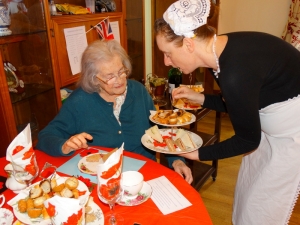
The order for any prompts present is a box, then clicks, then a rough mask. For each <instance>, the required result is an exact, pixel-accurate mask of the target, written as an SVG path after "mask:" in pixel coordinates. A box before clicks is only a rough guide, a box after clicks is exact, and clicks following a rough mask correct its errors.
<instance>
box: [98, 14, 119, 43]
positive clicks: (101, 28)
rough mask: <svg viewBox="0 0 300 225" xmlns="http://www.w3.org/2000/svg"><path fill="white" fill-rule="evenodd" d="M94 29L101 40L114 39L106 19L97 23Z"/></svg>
mask: <svg viewBox="0 0 300 225" xmlns="http://www.w3.org/2000/svg"><path fill="white" fill-rule="evenodd" d="M95 28H96V30H97V32H98V34H99V36H100V38H101V39H107V40H111V39H115V37H114V34H113V32H112V29H111V26H110V23H109V19H108V18H106V19H104V20H102V21H101V22H99V23H98V24H97V25H96V26H95Z"/></svg>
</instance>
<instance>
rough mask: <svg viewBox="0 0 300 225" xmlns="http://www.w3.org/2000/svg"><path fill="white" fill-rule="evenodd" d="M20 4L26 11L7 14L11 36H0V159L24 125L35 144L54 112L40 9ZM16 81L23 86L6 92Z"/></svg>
mask: <svg viewBox="0 0 300 225" xmlns="http://www.w3.org/2000/svg"><path fill="white" fill-rule="evenodd" d="M23 3H24V5H25V6H26V8H27V12H18V13H13V14H11V15H10V17H11V25H10V27H9V28H10V30H11V31H12V34H11V35H8V36H1V37H0V61H1V63H0V100H1V101H0V116H1V119H0V126H1V131H0V136H1V142H0V156H4V155H5V153H6V149H7V147H8V145H9V143H10V142H11V141H12V140H13V139H14V138H15V137H16V136H17V134H18V133H19V132H21V131H22V130H23V129H24V128H25V127H26V125H27V124H30V126H31V133H32V140H33V144H35V143H36V140H37V134H38V132H39V130H41V129H42V128H44V127H45V126H46V125H47V124H48V123H49V121H51V120H52V119H53V118H54V116H55V115H56V113H57V103H56V96H55V82H54V79H53V70H52V64H51V56H50V51H49V41H48V34H47V29H46V22H45V16H44V7H43V4H42V3H41V2H40V1H39V0H25V1H24V2H23ZM5 62H10V63H11V64H12V65H13V66H14V67H15V68H16V69H17V71H15V72H14V73H15V75H16V76H17V77H18V79H15V76H10V74H9V73H7V72H6V71H7V70H5V67H4V63H5ZM12 77H14V78H13V80H12V79H11V78H12ZM18 81H19V82H20V83H22V81H23V83H24V86H23V85H20V86H19V87H18V88H16V89H17V91H18V92H17V93H15V92H13V91H9V87H12V85H13V86H14V85H15V84H16V83H17V82H18ZM21 86H23V87H24V88H21Z"/></svg>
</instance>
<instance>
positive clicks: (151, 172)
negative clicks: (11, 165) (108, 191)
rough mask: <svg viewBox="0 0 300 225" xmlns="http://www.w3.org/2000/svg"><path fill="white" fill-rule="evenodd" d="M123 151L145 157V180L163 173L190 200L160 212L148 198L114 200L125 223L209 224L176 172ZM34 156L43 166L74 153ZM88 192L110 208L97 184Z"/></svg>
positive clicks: (195, 195)
mask: <svg viewBox="0 0 300 225" xmlns="http://www.w3.org/2000/svg"><path fill="white" fill-rule="evenodd" d="M101 149H103V150H107V151H110V150H111V149H108V148H103V147H101ZM124 155H125V156H128V157H132V158H136V159H140V160H144V161H146V163H145V165H144V166H143V167H142V168H141V169H140V170H139V171H140V172H141V173H142V174H143V175H144V180H145V181H148V180H151V179H154V178H157V177H160V176H162V175H164V176H165V177H167V178H168V180H170V182H171V183H172V184H173V185H174V186H175V187H176V188H177V189H178V190H179V191H180V192H181V193H182V194H183V195H184V196H185V197H186V198H187V199H188V200H189V201H190V202H191V203H192V205H191V206H189V207H187V208H185V209H182V210H179V211H176V212H173V213H170V214H168V215H163V214H162V213H161V211H160V210H159V209H158V208H157V206H156V205H155V204H154V202H153V201H152V200H151V199H149V200H147V201H146V202H144V203H142V204H140V205H137V206H120V205H118V204H116V206H115V212H116V213H118V214H121V215H122V216H123V218H124V219H125V221H124V225H132V224H133V223H134V222H137V223H139V224H141V225H151V224H156V225H158V224H172V225H176V224H180V225H182V224H184V225H189V224H192V225H195V224H201V225H206V224H212V222H211V219H210V217H209V215H208V212H207V210H206V208H205V206H204V204H203V201H202V199H201V197H200V194H199V193H198V192H197V191H196V190H195V189H194V188H193V187H192V186H190V185H189V184H188V183H187V182H186V181H185V180H184V179H183V178H182V177H180V176H179V175H178V174H177V173H176V172H174V171H173V170H171V169H168V168H166V167H164V166H162V165H160V164H159V163H156V162H155V161H153V160H149V159H148V158H146V157H144V156H141V155H138V154H135V153H131V152H127V151H124ZM36 156H37V162H38V165H39V168H40V169H42V167H43V165H44V164H45V162H49V163H51V164H53V165H55V166H57V167H59V166H60V165H62V164H63V163H65V162H66V161H68V160H69V159H71V158H72V157H73V156H68V157H52V156H49V155H47V154H45V153H44V152H41V151H38V150H36ZM7 163H8V162H7V161H6V159H5V158H4V157H3V158H0V164H1V165H2V166H3V168H4V166H5V165H6V164H7ZM0 175H2V176H6V173H5V171H4V169H2V170H0ZM36 181H37V180H36ZM34 182H35V181H34ZM3 194H4V195H5V197H6V202H7V201H8V200H10V199H11V198H13V197H14V196H15V195H16V194H14V193H13V192H12V191H11V190H6V191H5V192H3ZM91 195H92V196H93V197H94V201H95V202H96V204H98V205H99V206H100V208H101V209H102V211H103V213H104V214H105V213H107V212H109V207H108V205H106V204H104V203H102V202H101V201H100V200H99V199H98V197H97V191H96V188H94V190H93V191H92V193H91ZM3 207H5V208H7V209H10V210H12V208H11V206H9V205H7V203H5V204H4V206H3Z"/></svg>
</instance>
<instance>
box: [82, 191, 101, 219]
mask: <svg viewBox="0 0 300 225" xmlns="http://www.w3.org/2000/svg"><path fill="white" fill-rule="evenodd" d="M85 224H86V225H104V214H103V212H102V210H101V208H100V207H99V206H98V205H97V204H96V203H95V202H94V200H93V197H91V196H90V197H89V200H88V202H87V204H86V207H85Z"/></svg>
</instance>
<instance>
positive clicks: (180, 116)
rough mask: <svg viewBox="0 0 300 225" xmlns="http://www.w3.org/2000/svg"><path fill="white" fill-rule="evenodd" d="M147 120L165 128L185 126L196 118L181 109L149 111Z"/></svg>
mask: <svg viewBox="0 0 300 225" xmlns="http://www.w3.org/2000/svg"><path fill="white" fill-rule="evenodd" d="M150 114H151V115H150V116H149V119H150V120H151V121H152V122H153V123H156V124H158V125H162V126H166V127H174V126H185V125H188V124H191V123H193V122H195V121H196V116H195V115H194V114H192V113H189V112H186V111H185V110H182V109H175V110H158V111H150Z"/></svg>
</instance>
